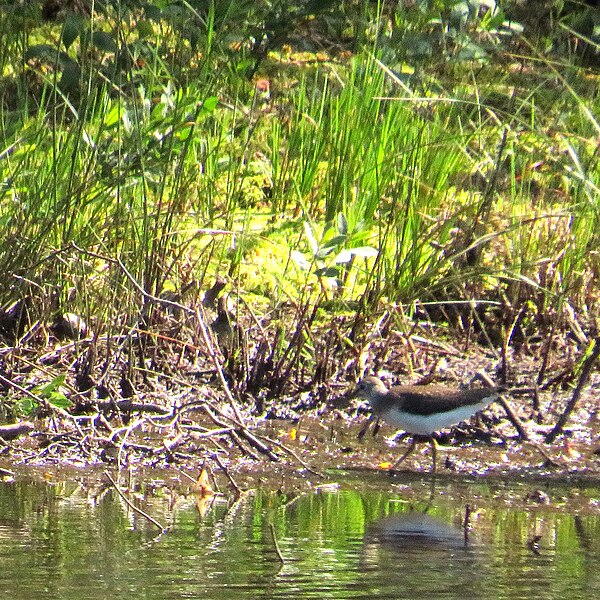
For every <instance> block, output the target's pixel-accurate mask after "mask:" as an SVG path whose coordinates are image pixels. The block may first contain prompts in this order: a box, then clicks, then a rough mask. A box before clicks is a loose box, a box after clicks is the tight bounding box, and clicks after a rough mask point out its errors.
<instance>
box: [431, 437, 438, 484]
mask: <svg viewBox="0 0 600 600" xmlns="http://www.w3.org/2000/svg"><path fill="white" fill-rule="evenodd" d="M429 443H430V444H431V460H432V461H433V464H432V467H431V474H432V475H435V467H436V463H437V442H436V441H435V438H434V437H433V436H430V437H429Z"/></svg>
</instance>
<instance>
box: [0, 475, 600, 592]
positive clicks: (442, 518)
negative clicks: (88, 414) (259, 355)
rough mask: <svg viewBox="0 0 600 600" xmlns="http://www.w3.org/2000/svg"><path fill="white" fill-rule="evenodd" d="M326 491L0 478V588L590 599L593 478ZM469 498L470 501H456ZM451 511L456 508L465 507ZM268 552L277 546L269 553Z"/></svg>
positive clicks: (594, 585)
mask: <svg viewBox="0 0 600 600" xmlns="http://www.w3.org/2000/svg"><path fill="white" fill-rule="evenodd" d="M338 476H339V477H338V478H337V480H338V488H337V489H333V488H332V487H323V488H320V489H317V490H315V491H314V492H313V493H305V494H299V495H293V494H286V493H284V492H282V491H279V492H272V491H260V490H257V491H256V492H255V493H253V494H251V495H248V496H246V497H244V498H242V499H239V500H237V501H235V502H234V501H226V500H225V499H219V500H218V501H216V502H215V503H214V504H212V505H211V506H210V508H209V509H208V510H207V511H206V513H204V514H202V515H201V514H200V513H199V511H198V509H197V506H196V502H195V499H194V497H193V496H185V495H183V494H182V493H177V492H175V491H174V490H164V489H150V488H149V489H148V490H147V491H146V493H145V494H144V495H142V494H138V496H137V497H136V502H138V503H140V504H142V505H143V508H144V510H145V511H146V512H148V513H149V514H151V515H152V516H153V517H155V518H157V519H158V520H160V521H161V522H163V523H166V524H168V526H169V529H168V531H167V532H166V533H165V534H164V535H162V536H159V537H157V536H156V531H155V528H154V527H153V526H152V525H151V524H149V523H148V521H146V520H145V519H143V518H141V517H139V515H136V514H134V513H132V512H131V511H130V510H129V509H128V507H127V506H126V505H125V504H124V503H123V502H122V500H121V499H120V498H119V496H118V495H117V494H115V493H114V490H111V489H108V488H106V487H102V486H99V487H97V488H90V487H84V486H83V485H81V484H77V483H74V482H65V483H60V484H55V485H45V484H41V483H32V482H27V481H18V482H12V483H3V484H0V540H1V543H0V564H1V565H2V569H1V570H0V596H1V597H6V598H16V599H19V600H29V599H34V598H36V599H41V600H45V599H46V598H48V599H50V598H60V599H64V600H70V599H77V600H86V599H89V600H97V599H101V598H107V597H110V598H114V599H116V600H121V599H123V600H125V599H131V598H140V597H143V598H161V599H163V598H165V599H170V598H215V599H218V600H228V599H229V598H232V599H233V598H236V599H238V598H242V599H243V598H282V599H283V598H286V599H287V598H290V597H294V598H366V597H368V598H371V599H377V598H407V599H408V598H410V599H411V600H414V599H415V598H419V597H423V598H465V597H468V598H470V599H475V600H476V599H479V598H482V599H483V598H486V599H487V598H523V597H535V596H538V597H543V598H545V599H553V598H557V599H558V598H560V599H561V600H563V598H566V597H568V598H569V599H571V598H590V599H591V598H597V597H599V594H600V545H599V542H598V540H600V509H599V503H600V490H599V489H598V488H594V487H588V488H573V487H570V486H558V485H556V486H554V487H553V488H552V489H549V490H548V491H547V496H548V499H547V502H544V503H540V502H538V501H537V500H536V499H537V498H538V497H540V496H539V495H536V494H534V492H536V491H537V492H539V488H538V487H536V486H531V485H529V486H528V485H526V484H522V485H521V484H518V483H515V482H511V481H488V480H486V481H485V482H480V481H473V480H469V478H463V479H461V480H456V479H455V480H454V481H450V480H448V479H444V478H441V479H440V478H438V479H437V480H436V487H435V494H434V496H433V498H431V489H430V486H431V480H430V478H429V477H427V476H418V475H416V474H412V475H411V474H408V473H407V474H400V475H398V476H396V477H394V478H389V477H387V476H385V475H384V474H382V473H376V472H371V473H361V474H360V475H358V474H356V473H348V472H345V473H338ZM467 506H468V509H467ZM465 517H467V518H466V519H465ZM277 549H278V551H279V555H278V552H277Z"/></svg>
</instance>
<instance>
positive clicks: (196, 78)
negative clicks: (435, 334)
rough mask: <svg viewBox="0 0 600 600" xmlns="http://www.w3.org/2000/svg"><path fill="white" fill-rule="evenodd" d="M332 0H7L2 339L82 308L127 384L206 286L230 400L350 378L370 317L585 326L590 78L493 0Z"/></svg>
mask: <svg viewBox="0 0 600 600" xmlns="http://www.w3.org/2000/svg"><path fill="white" fill-rule="evenodd" d="M288 4H289V3H288ZM334 4H336V3H323V6H322V7H320V8H317V7H315V6H312V5H307V3H291V4H289V6H287V9H286V7H284V6H283V5H281V6H280V5H279V4H277V3H266V2H265V3H262V2H257V3H254V6H253V8H252V9H251V10H249V11H248V10H245V9H246V8H247V3H243V2H233V1H232V2H227V3H214V2H207V3H191V2H190V3H187V2H184V3H175V2H166V3H160V4H159V3H156V4H155V3H130V2H120V3H114V4H112V5H108V4H107V5H104V4H102V3H100V4H98V5H92V6H87V4H86V5H85V6H84V10H83V11H80V12H77V11H76V10H73V6H72V5H69V6H68V10H66V12H61V13H60V14H59V15H58V17H57V20H56V21H52V22H42V20H41V19H40V17H39V15H38V17H37V18H36V17H35V16H34V15H32V16H31V18H30V20H19V17H18V15H16V13H14V12H11V11H10V10H6V11H5V12H4V13H3V14H2V19H3V20H4V22H5V23H6V24H11V25H12V29H11V31H13V33H12V37H11V36H8V38H7V39H6V40H5V45H4V47H3V48H2V49H0V50H1V52H0V66H1V68H2V74H3V77H4V79H3V87H2V90H1V91H2V94H1V96H2V104H1V106H0V119H1V122H2V124H3V127H2V131H3V136H2V146H3V151H2V154H1V156H2V160H1V161H0V181H1V182H2V188H1V195H0V215H1V216H0V225H1V226H2V230H3V231H4V232H5V236H4V242H3V243H2V245H0V269H1V270H2V272H3V273H5V277H6V280H5V285H4V287H3V288H2V289H0V305H1V306H2V307H3V308H2V318H1V319H0V333H1V334H2V338H3V340H4V343H5V344H6V345H7V346H11V347H17V346H19V345H20V344H22V343H24V341H27V343H28V344H33V343H34V342H37V344H38V346H39V347H42V346H45V345H46V343H47V341H48V336H50V335H53V334H52V331H53V330H52V329H50V328H49V326H50V324H52V323H55V322H56V319H57V318H61V315H63V314H64V313H73V314H76V315H79V316H81V317H82V318H83V319H84V320H85V321H86V322H87V324H88V326H89V330H88V331H89V336H90V339H92V340H93V344H95V345H96V346H97V347H103V348H104V350H103V351H104V352H105V354H104V355H103V361H104V362H103V365H102V367H101V368H100V371H101V372H103V373H106V372H107V370H108V369H109V368H110V367H111V366H112V365H114V364H115V362H114V360H113V358H111V357H114V354H113V353H114V352H115V351H116V350H115V349H117V348H118V351H119V353H121V354H120V356H121V357H127V359H126V360H125V359H124V361H125V364H126V365H127V367H126V368H125V371H127V375H128V377H130V378H131V377H133V375H132V373H133V371H136V369H137V370H138V371H137V372H138V374H139V373H147V371H148V370H149V369H150V370H152V369H156V370H157V371H161V370H164V369H165V368H167V367H166V362H168V361H167V360H166V359H167V357H170V358H173V357H174V356H175V355H177V356H178V358H177V362H178V364H181V361H182V357H185V359H186V361H188V363H187V364H188V365H196V362H197V361H198V360H199V356H200V355H202V352H201V348H202V347H203V346H204V345H205V340H204V341H203V340H202V339H199V338H198V332H197V331H194V326H193V325H192V324H191V323H190V321H189V315H190V314H194V311H195V310H196V309H195V308H194V307H196V306H198V304H199V302H200V301H201V299H202V298H203V297H204V295H205V294H206V293H208V292H209V291H210V290H211V289H214V285H216V284H215V282H217V283H218V282H219V281H221V278H224V279H223V281H226V289H227V293H228V294H229V296H230V303H229V304H228V303H227V301H225V300H224V299H223V298H224V297H222V298H221V299H222V302H221V303H220V304H219V303H217V302H207V303H206V306H207V310H208V311H209V314H208V316H206V317H205V318H206V319H208V320H209V321H210V322H212V323H213V324H216V326H215V327H216V329H215V331H216V330H218V329H219V324H221V325H222V324H223V323H226V324H227V327H228V328H229V329H228V332H226V334H224V336H223V335H222V336H221V338H222V339H226V342H225V343H224V346H223V347H222V348H220V351H221V352H222V354H223V356H222V358H223V363H224V364H226V365H228V368H230V371H229V374H230V375H231V377H232V379H234V380H236V385H237V386H238V388H239V392H240V393H243V392H244V391H248V390H259V389H261V386H262V387H265V386H269V385H270V389H271V391H272V390H277V391H281V390H282V389H283V387H284V386H285V385H288V384H290V383H291V381H292V380H293V381H294V382H295V386H296V388H297V389H300V388H304V387H309V386H313V385H314V384H315V383H318V382H323V381H326V380H327V379H328V378H329V377H331V376H332V375H333V374H335V373H336V372H337V374H338V375H340V374H341V372H342V371H343V370H344V369H345V370H349V371H352V370H358V369H359V367H360V360H358V359H356V357H355V358H354V359H352V360H349V359H348V354H347V353H348V352H349V351H350V352H354V353H357V352H360V350H359V349H360V347H361V344H363V343H366V340H367V339H368V332H369V330H370V329H371V328H372V327H373V324H374V323H375V322H382V321H378V319H380V317H381V311H384V313H386V314H387V315H388V316H389V317H390V319H391V320H392V321H394V319H396V318H398V315H400V314H403V315H404V314H410V315H412V316H414V317H420V316H424V315H427V316H428V317H429V319H431V320H434V321H437V320H440V319H442V320H444V321H446V322H448V321H449V322H451V323H452V324H454V325H459V326H460V327H464V328H465V329H471V328H475V329H477V330H480V331H483V332H484V333H485V336H484V338H485V340H487V343H489V344H490V345H492V346H493V345H495V344H498V343H506V344H508V343H510V342H511V341H513V342H515V341H516V340H517V338H518V339H519V340H520V342H521V343H523V342H524V341H525V340H526V339H527V338H528V336H531V335H532V334H533V333H534V332H535V331H544V333H546V332H548V331H549V329H548V326H549V323H548V315H552V319H553V323H554V324H553V325H552V332H554V331H555V329H554V328H555V327H556V319H558V320H559V321H560V319H564V320H563V324H566V325H568V326H569V327H572V321H573V318H572V316H573V315H576V318H575V321H577V322H578V323H579V322H580V323H581V325H580V331H581V332H582V334H583V338H582V340H585V338H586V334H585V331H587V332H588V334H589V332H590V331H592V329H593V319H592V315H593V314H594V311H596V310H597V308H598V305H597V302H598V290H597V283H596V282H597V277H596V276H597V274H598V255H597V248H598V241H599V240H598V227H597V222H598V214H599V213H598V208H599V204H598V193H597V192H598V168H599V167H598V160H597V149H596V144H595V142H594V141H592V140H595V137H597V135H598V131H599V130H600V129H599V127H598V122H597V119H596V116H595V115H596V114H597V99H596V98H595V96H594V93H593V89H592V88H593V87H594V86H590V84H589V83H588V82H587V80H588V79H592V80H593V81H595V78H596V75H595V73H594V72H593V71H592V70H585V69H584V68H583V67H581V66H579V65H578V64H577V61H576V60H575V59H576V57H574V56H572V55H567V56H556V55H555V54H550V53H548V52H547V51H541V50H537V47H538V46H537V43H538V41H537V40H535V39H529V38H527V37H526V36H525V35H523V34H522V31H523V30H522V29H521V28H519V27H517V26H515V24H514V23H511V22H510V20H509V19H508V18H507V16H506V15H504V14H503V13H502V12H501V11H500V10H499V9H497V8H494V7H489V4H483V3H482V4H481V6H480V7H479V9H478V10H474V9H473V10H471V9H469V10H467V11H466V12H465V11H462V12H461V11H460V10H459V8H460V7H459V4H460V5H462V4H464V3H451V2H448V3H444V2H441V3H437V2H432V3H417V4H418V6H419V7H420V8H418V7H417V5H415V7H413V8H411V9H408V8H407V9H403V8H400V7H395V8H392V7H391V6H388V5H387V3H380V4H379V5H374V4H372V3H368V2H355V3H342V4H343V6H337V5H336V6H334ZM86 7H87V8H86ZM486 7H487V8H486ZM286 23H288V25H286ZM290 24H291V25H290ZM349 32H350V33H351V39H348V37H347V36H348V34H349ZM540 47H541V46H540ZM523 48H527V50H528V53H527V54H524V52H523ZM582 75H583V77H582ZM219 285H220V284H219ZM221 288H222V286H221ZM217 296H218V294H217ZM215 300H216V297H215ZM231 302H232V303H233V304H231ZM180 305H185V306H186V307H187V308H188V309H189V310H190V311H191V312H190V313H187V314H188V317H187V318H184V317H183V316H182V313H181V310H180V309H181V306H180ZM399 306H402V307H403V308H402V310H398V307H399ZM253 307H254V308H253ZM256 307H258V308H256ZM482 307H483V308H482ZM490 307H492V308H490ZM210 311H213V312H210ZM332 311H333V319H332ZM565 311H566V312H565ZM565 315H567V317H568V318H567V317H565ZM197 316H198V315H197V314H196V317H197ZM331 320H334V321H335V322H336V323H338V324H339V325H337V326H336V327H339V328H338V329H336V328H334V329H329V326H328V325H329V323H330V321H331ZM384 321H385V319H384ZM569 323H571V324H569ZM227 327H225V329H227ZM542 328H546V329H542ZM327 330H328V333H327V335H324V333H323V332H324V331H327ZM243 331H245V333H246V334H247V333H250V334H251V336H252V335H253V336H254V339H253V340H252V338H251V339H250V341H249V339H248V338H247V337H244V335H242V333H243ZM517 333H519V335H517ZM215 335H216V336H217V338H218V337H219V336H218V334H215ZM102 336H104V337H102ZM101 338H102V339H104V340H105V342H104V346H101V345H100V346H99V343H100V342H99V341H100V339H101ZM324 339H326V340H327V344H328V347H327V348H325V347H324V346H323V341H322V340H324ZM157 340H158V341H157ZM167 340H168V342H167ZM173 340H177V341H176V342H175V345H174V346H169V344H171V343H172V342H173ZM217 341H218V340H217ZM160 344H164V345H165V348H167V347H168V348H169V349H168V351H167V350H166V349H165V348H161V347H160ZM34 345H35V344H34ZM149 345H154V346H155V347H156V348H158V350H156V352H155V354H154V355H153V356H154V359H155V360H154V359H153V360H152V361H151V365H149V364H148V363H147V358H148V352H149V350H148V347H149ZM218 345H219V344H217V346H218ZM127 348H129V350H127ZM136 353H139V354H138V355H137V359H136V360H134V359H133V356H134V355H136ZM334 355H335V356H334ZM161 357H162V359H161ZM204 358H206V357H204ZM251 359H252V360H251ZM89 360H92V359H91V358H90V359H89ZM94 360H95V359H94ZM145 361H146V362H145ZM253 361H254V364H251V363H252V362H253ZM343 364H346V365H347V366H346V367H342V366H341V365H343ZM81 365H82V362H80V363H79V367H80V370H81V369H83V367H82V366H81ZM256 365H259V367H257V366H256ZM328 365H329V366H328ZM87 370H88V372H89V373H91V372H93V371H94V368H92V367H90V366H89V364H88V367H87ZM102 377H104V376H102ZM97 378H98V376H97V375H94V377H91V379H92V380H94V381H96V382H97ZM88 383H89V382H88Z"/></svg>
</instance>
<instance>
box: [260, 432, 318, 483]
mask: <svg viewBox="0 0 600 600" xmlns="http://www.w3.org/2000/svg"><path fill="white" fill-rule="evenodd" d="M262 437H263V438H264V439H265V440H267V442H269V443H270V444H273V445H274V446H277V447H278V448H281V449H282V450H283V451H284V452H286V453H287V454H289V455H290V456H293V457H294V459H295V460H297V461H298V462H299V463H300V464H301V465H302V467H304V468H305V469H306V470H307V471H308V472H309V473H312V474H313V475H316V476H317V477H325V474H324V473H321V472H319V471H316V470H315V469H313V468H311V467H309V466H308V464H306V462H304V461H303V460H302V459H301V458H300V457H299V456H298V455H297V454H296V453H295V452H294V451H293V450H291V449H290V448H288V447H287V446H286V445H285V444H282V443H281V442H278V441H277V440H274V439H271V438H269V437H267V436H262Z"/></svg>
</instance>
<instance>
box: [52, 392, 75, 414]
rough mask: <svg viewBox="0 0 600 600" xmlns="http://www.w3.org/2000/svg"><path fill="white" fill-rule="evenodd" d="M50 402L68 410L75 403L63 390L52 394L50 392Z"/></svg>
mask: <svg viewBox="0 0 600 600" xmlns="http://www.w3.org/2000/svg"><path fill="white" fill-rule="evenodd" d="M48 402H50V404H52V406H56V407H57V408H62V409H63V410H67V409H69V408H71V406H72V405H73V403H72V402H71V401H70V400H69V399H68V398H67V397H66V396H65V395H64V394H63V393H62V392H52V394H50V396H49V397H48Z"/></svg>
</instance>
